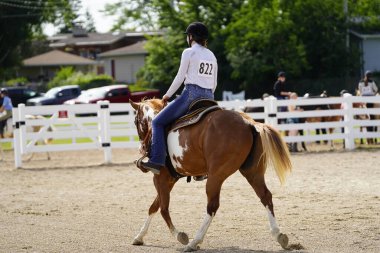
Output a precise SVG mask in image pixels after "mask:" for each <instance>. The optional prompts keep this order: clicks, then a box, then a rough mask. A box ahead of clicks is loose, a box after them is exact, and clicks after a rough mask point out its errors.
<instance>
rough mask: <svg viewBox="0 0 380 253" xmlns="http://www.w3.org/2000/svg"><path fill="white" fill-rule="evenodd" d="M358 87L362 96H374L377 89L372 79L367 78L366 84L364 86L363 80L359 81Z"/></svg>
mask: <svg viewBox="0 0 380 253" xmlns="http://www.w3.org/2000/svg"><path fill="white" fill-rule="evenodd" d="M358 89H359V91H360V94H361V95H362V96H375V95H376V93H377V91H378V89H377V86H376V83H375V81H373V80H369V81H368V85H367V86H365V82H364V80H363V81H360V82H359V87H358Z"/></svg>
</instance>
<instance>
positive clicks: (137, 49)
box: [98, 41, 148, 58]
mask: <svg viewBox="0 0 380 253" xmlns="http://www.w3.org/2000/svg"><path fill="white" fill-rule="evenodd" d="M145 44H146V41H139V42H136V43H135V44H133V45H129V46H126V47H121V48H118V49H114V50H110V51H107V52H104V53H102V54H98V57H100V58H103V57H112V56H123V55H136V54H140V55H141V54H147V53H148V52H147V51H146V50H145V48H144V46H145Z"/></svg>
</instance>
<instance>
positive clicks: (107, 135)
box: [13, 96, 380, 168]
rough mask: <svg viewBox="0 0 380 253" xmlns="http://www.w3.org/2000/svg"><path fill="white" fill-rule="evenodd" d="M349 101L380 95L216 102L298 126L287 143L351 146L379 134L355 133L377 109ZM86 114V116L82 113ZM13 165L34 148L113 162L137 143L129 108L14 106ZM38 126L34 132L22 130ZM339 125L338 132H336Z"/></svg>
mask: <svg viewBox="0 0 380 253" xmlns="http://www.w3.org/2000/svg"><path fill="white" fill-rule="evenodd" d="M354 103H376V104H380V97H378V96H377V97H346V98H313V99H302V98H301V99H297V100H276V99H274V98H273V97H270V98H268V99H266V100H264V101H263V100H259V99H257V100H251V101H223V102H219V104H220V106H222V107H223V108H225V109H230V110H239V111H240V110H244V109H245V108H253V111H254V112H250V113H248V114H249V115H250V116H251V117H252V118H253V119H255V120H259V121H263V122H265V123H267V124H270V125H273V126H274V127H275V128H277V129H278V130H281V131H286V130H292V129H303V130H304V131H305V132H306V133H308V134H306V135H304V136H285V137H284V139H285V141H286V142H301V141H305V142H311V141H318V140H319V141H320V140H338V139H340V140H344V142H345V147H346V148H347V149H353V148H355V139H357V138H380V132H365V131H360V127H366V126H377V127H379V128H380V120H379V119H377V120H358V119H357V117H356V116H358V115H368V114H374V115H380V108H372V109H362V108H354V107H353V104H354ZM331 104H339V105H340V104H344V105H345V106H344V107H345V109H334V110H332V109H328V110H313V111H306V110H305V111H302V112H279V111H278V107H286V106H288V105H297V106H312V105H331ZM84 114H86V115H84ZM26 115H43V116H45V117H44V118H41V119H29V117H27V118H26ZM327 116H341V117H342V119H343V120H342V121H335V122H317V123H309V122H305V123H300V124H278V121H279V120H281V119H286V118H311V117H327ZM13 125H14V140H13V142H14V143H13V146H14V155H15V166H16V168H19V167H21V166H22V159H21V158H22V155H24V154H28V153H33V152H52V151H67V150H84V149H102V150H103V151H104V158H105V162H106V163H110V162H111V161H112V155H111V154H112V153H111V149H112V148H135V147H138V145H139V142H138V137H137V131H136V129H135V126H134V110H133V109H132V107H131V106H130V104H109V103H108V102H106V101H104V102H103V101H102V102H100V103H98V104H85V105H57V106H32V107H25V106H24V105H19V107H18V108H14V110H13ZM31 127H38V131H36V129H35V130H34V131H29V130H27V129H28V128H31ZM326 128H332V129H335V131H334V132H333V133H331V134H324V135H315V134H312V133H313V132H314V130H316V129H326ZM341 129H343V131H342V130H341ZM46 139H53V140H54V141H53V143H48V144H46V145H37V143H38V142H39V141H41V140H46Z"/></svg>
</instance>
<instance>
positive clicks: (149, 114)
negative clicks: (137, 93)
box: [143, 105, 155, 122]
mask: <svg viewBox="0 0 380 253" xmlns="http://www.w3.org/2000/svg"><path fill="white" fill-rule="evenodd" d="M143 112H144V119H146V120H148V121H149V122H152V120H153V119H154V116H155V115H154V110H153V109H152V108H150V107H149V106H147V105H145V106H144V108H143Z"/></svg>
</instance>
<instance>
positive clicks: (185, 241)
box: [177, 232, 189, 245]
mask: <svg viewBox="0 0 380 253" xmlns="http://www.w3.org/2000/svg"><path fill="white" fill-rule="evenodd" d="M177 240H178V241H179V242H180V243H182V244H183V245H187V244H188V243H189V237H188V236H187V234H186V233H185V232H179V233H178V235H177Z"/></svg>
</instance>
